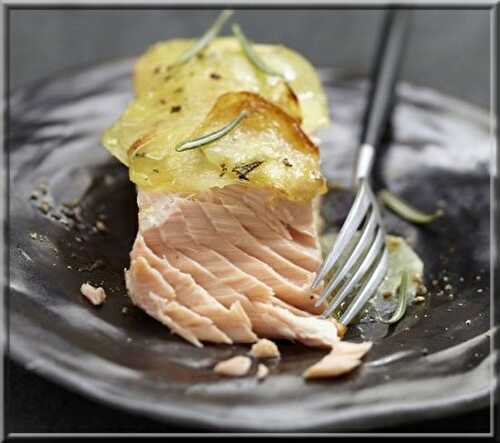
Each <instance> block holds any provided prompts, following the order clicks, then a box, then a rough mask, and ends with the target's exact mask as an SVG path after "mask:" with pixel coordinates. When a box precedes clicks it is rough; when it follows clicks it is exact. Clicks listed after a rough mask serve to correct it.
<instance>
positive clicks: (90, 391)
mask: <svg viewBox="0 0 500 443" xmlns="http://www.w3.org/2000/svg"><path fill="white" fill-rule="evenodd" d="M133 60H135V58H134V57H126V58H117V59H114V60H110V61H106V62H103V63H97V64H86V65H84V66H77V67H70V68H66V69H64V70H62V71H60V72H57V73H55V74H53V75H50V76H47V77H45V78H43V79H40V80H37V81H35V82H33V83H30V84H28V85H24V86H20V87H18V88H16V89H15V90H13V91H10V92H9V93H8V100H9V103H11V101H13V100H16V99H17V98H18V97H19V96H20V95H22V94H25V93H27V92H29V91H30V90H32V89H33V88H40V87H42V86H44V85H46V84H49V83H52V82H54V80H56V79H61V78H67V77H70V76H72V75H74V74H75V73H79V74H82V73H84V72H88V71H92V70H100V69H106V68H108V69H109V68H111V67H115V68H118V67H119V66H121V65H127V64H131V63H132V61H133ZM317 69H318V70H319V71H320V73H321V74H322V75H323V76H328V77H330V80H333V79H334V78H335V79H336V80H338V79H339V74H338V73H339V72H340V73H342V70H339V69H336V68H334V67H328V66H323V67H318V68H317ZM344 75H345V76H347V75H350V78H351V79H353V78H356V76H355V75H352V73H351V74H349V72H348V71H347V70H346V71H345V72H344V74H342V76H344ZM359 78H360V79H362V78H363V76H361V75H360V76H359ZM365 78H366V77H365ZM322 79H323V77H322ZM404 85H407V86H410V87H413V88H418V89H426V90H429V91H432V92H433V93H434V94H435V95H436V96H437V97H439V99H440V100H443V101H444V102H445V103H446V105H447V106H449V105H452V104H453V105H455V106H459V107H460V108H461V110H463V111H466V114H467V115H469V116H472V117H473V118H475V119H476V120H477V121H478V122H480V123H481V124H484V125H488V126H489V125H490V124H491V114H490V113H489V112H488V111H487V110H485V109H484V108H481V107H480V106H476V105H475V104H471V103H469V102H467V101H465V100H462V99H459V98H456V97H453V96H450V95H447V94H444V93H441V92H440V91H436V90H435V89H432V88H429V87H427V86H422V85H419V84H418V83H413V82H412V83H409V82H402V85H401V86H404ZM9 155H10V154H9ZM7 209H8V208H7ZM10 248H11V245H9V250H10ZM8 262H9V263H10V258H8ZM15 292H17V290H16V289H15V288H13V287H12V286H11V281H10V280H9V281H8V294H7V297H11V296H12V293H15ZM7 316H10V311H8V312H7ZM492 321H493V320H492ZM9 323H10V322H7V326H10V325H9ZM493 331H494V329H493ZM10 332H11V330H10V328H9V330H8V331H7V337H9V335H10ZM491 333H492V330H489V331H487V332H485V333H484V334H491ZM480 335H483V334H480ZM475 338H477V337H475ZM22 340H24V339H21V341H22ZM16 341H17V343H19V341H20V340H19V339H17V340H16ZM447 349H450V348H447ZM6 355H7V356H8V357H10V358H12V359H13V360H14V361H16V362H17V363H19V364H21V365H23V367H26V366H28V369H29V370H30V371H31V372H32V373H35V374H37V375H39V376H42V377H44V378H45V379H48V380H50V381H54V382H56V383H58V384H60V385H62V386H64V387H65V388H66V389H68V390H69V391H70V392H74V393H77V394H79V395H84V396H86V397H88V398H90V399H92V400H95V401H98V402H100V403H102V404H106V405H112V406H113V407H116V408H118V409H119V410H122V411H126V412H129V413H130V412H132V413H134V414H138V415H143V416H145V417H148V418H153V419H155V420H160V421H162V422H164V423H172V422H174V421H176V422H178V423H179V422H180V423H182V424H185V425H188V426H189V425H191V426H193V425H194V426H197V427H202V428H206V429H216V428H220V427H221V424H220V421H218V422H214V421H213V420H210V419H204V418H203V417H196V416H194V417H193V416H191V417H188V416H185V415H184V414H182V417H181V416H179V408H178V407H177V409H173V410H171V412H170V413H168V415H167V414H166V413H165V412H159V410H158V408H156V409H155V407H154V405H151V407H148V403H147V402H144V401H140V400H138V401H134V402H133V404H132V403H131V402H130V398H128V399H127V404H124V403H122V402H120V398H119V397H116V396H114V395H113V394H112V393H109V392H108V393H105V391H102V392H100V391H99V390H98V389H96V388H92V384H91V383H89V384H88V385H87V386H84V384H83V383H82V382H81V381H80V382H78V380H77V379H75V378H74V377H72V374H71V373H69V372H68V371H67V369H65V366H64V365H61V364H58V363H57V362H53V361H50V360H49V359H45V360H44V363H45V364H44V365H43V370H37V369H30V368H29V364H30V362H32V361H33V358H32V354H31V352H30V350H29V346H26V345H24V346H19V345H18V347H17V348H13V347H11V346H10V340H8V341H7V343H6ZM492 355H493V356H494V354H490V357H491V356H492ZM474 369H476V368H474ZM80 378H81V376H80ZM75 380H76V381H75ZM89 381H90V380H89V379H87V382H89ZM495 381H496V379H495ZM493 390H494V386H493V387H489V388H488V389H486V390H484V391H481V392H479V393H478V395H476V396H471V397H469V398H465V399H463V398H457V399H456V401H454V402H450V401H449V398H447V399H446V404H444V405H441V406H436V407H434V408H431V409H430V408H429V406H428V404H429V403H428V400H427V402H424V401H423V402H422V405H421V406H420V408H415V404H413V405H412V409H409V410H407V411H405V413H404V414H398V415H396V416H393V417H392V419H393V420H392V421H391V423H390V425H391V426H392V425H396V424H400V423H411V422H415V421H418V419H423V418H428V417H429V416H430V415H431V414H429V411H431V412H432V416H433V417H443V416H446V415H449V414H450V413H452V412H455V413H456V412H459V411H463V410H464V409H466V408H469V410H473V409H477V408H479V407H481V406H484V405H485V404H486V401H487V400H488V399H489V398H491V396H492V392H493ZM457 407H458V409H457ZM358 408H359V407H358ZM396 408H397V409H398V410H399V411H401V406H400V405H396V406H394V408H393V409H392V410H386V411H384V412H383V413H379V414H375V415H373V414H372V415H371V416H370V414H367V413H365V414H360V415H361V416H362V417H363V419H364V420H366V419H367V418H368V419H369V421H368V422H365V424H366V423H372V424H373V423H374V422H375V421H377V420H379V419H380V418H385V417H388V416H390V415H391V414H393V413H394V410H395V409H396ZM471 408H472V409H471ZM372 410H373V409H372ZM162 411H163V409H162ZM357 419H359V415H358V416H357V417H351V418H350V422H352V423H354V422H355V421H356V420H357ZM347 422H349V420H345V419H344V421H343V423H347ZM234 425H235V423H225V424H224V426H225V427H226V429H227V428H229V427H232V428H234V429H236V428H241V429H248V431H245V432H252V431H254V432H255V431H258V429H257V428H255V427H250V428H245V427H244V426H241V424H238V426H234ZM328 425H330V426H332V425H333V426H335V422H334V421H331V422H329V423H325V424H323V427H328ZM372 427H373V426H368V429H370V428H372ZM315 429H318V426H313V427H300V428H296V430H298V431H300V430H302V431H311V430H315ZM262 432H269V430H266V429H264V430H262ZM283 432H287V433H288V432H294V429H292V428H290V429H287V430H284V431H283ZM334 433H336V432H334ZM167 434H168V433H167ZM348 434H351V432H348Z"/></svg>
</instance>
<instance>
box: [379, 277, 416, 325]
mask: <svg viewBox="0 0 500 443" xmlns="http://www.w3.org/2000/svg"><path fill="white" fill-rule="evenodd" d="M409 281H410V273H409V272H408V271H403V272H402V273H401V284H400V286H399V289H398V295H399V303H398V307H397V308H396V310H395V311H394V313H393V314H392V316H391V318H389V319H387V320H384V319H383V318H382V317H379V321H380V322H382V323H385V324H387V325H392V324H394V323H397V322H398V321H399V320H401V319H402V318H403V316H404V315H405V312H406V307H407V305H408V292H409V291H408V289H409V288H408V286H409Z"/></svg>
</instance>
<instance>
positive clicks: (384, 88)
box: [355, 9, 411, 182]
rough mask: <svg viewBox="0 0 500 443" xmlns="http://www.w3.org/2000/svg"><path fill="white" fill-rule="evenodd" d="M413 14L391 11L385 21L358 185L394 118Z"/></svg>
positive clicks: (365, 121)
mask: <svg viewBox="0 0 500 443" xmlns="http://www.w3.org/2000/svg"><path fill="white" fill-rule="evenodd" d="M410 14H411V13H410V11H408V10H406V11H405V10H402V9H390V10H388V12H387V13H386V16H385V19H384V24H383V28H382V35H381V37H380V40H379V44H378V48H377V52H376V54H375V62H374V69H373V73H372V80H371V85H370V92H369V95H368V102H367V106H366V110H365V115H364V119H363V127H362V132H361V148H360V150H359V152H358V160H357V163H356V172H355V178H356V182H359V180H361V179H363V178H366V177H368V175H369V174H370V171H371V167H372V164H373V158H374V156H375V149H376V148H377V147H378V145H379V143H380V140H381V138H382V135H383V133H384V131H385V128H386V126H387V123H388V121H389V118H390V115H391V110H392V104H393V103H394V94H395V89H396V83H397V81H398V77H399V73H400V70H401V69H400V68H401V60H402V55H403V49H404V47H405V44H406V40H407V35H408V28H409V22H410Z"/></svg>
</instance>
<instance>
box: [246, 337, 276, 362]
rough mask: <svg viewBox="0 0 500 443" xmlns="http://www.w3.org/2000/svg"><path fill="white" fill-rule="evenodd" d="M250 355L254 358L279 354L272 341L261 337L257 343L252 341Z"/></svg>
mask: <svg viewBox="0 0 500 443" xmlns="http://www.w3.org/2000/svg"><path fill="white" fill-rule="evenodd" d="M250 355H252V356H253V357H255V358H272V357H279V356H280V355H281V354H280V351H279V349H278V346H276V344H275V343H274V342H272V341H271V340H268V339H267V338H262V339H260V340H259V341H258V342H257V343H254V345H253V346H252V349H250Z"/></svg>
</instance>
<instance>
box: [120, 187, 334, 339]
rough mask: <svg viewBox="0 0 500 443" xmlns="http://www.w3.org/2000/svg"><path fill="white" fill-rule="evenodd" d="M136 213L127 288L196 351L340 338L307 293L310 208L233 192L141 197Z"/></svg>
mask: <svg viewBox="0 0 500 443" xmlns="http://www.w3.org/2000/svg"><path fill="white" fill-rule="evenodd" d="M138 206H139V232H138V233H137V238H136V240H135V243H134V246H133V249H132V252H131V254H130V256H131V264H130V268H129V269H128V271H126V283H127V288H128V291H129V294H130V298H131V299H132V301H133V303H134V304H135V305H137V306H139V307H141V308H142V309H144V310H145V311H146V312H147V313H148V314H149V315H151V316H152V317H154V318H155V319H157V320H158V321H160V322H162V323H163V324H165V325H166V326H168V327H169V328H170V330H171V331H172V332H173V333H175V334H178V335H180V336H181V337H183V338H184V339H186V340H187V341H189V342H191V343H192V344H194V345H196V346H202V343H203V342H212V343H227V344H230V343H254V342H256V341H257V340H258V339H259V338H264V337H266V338H274V339H288V340H293V341H298V342H302V343H304V344H306V345H308V346H319V347H332V345H333V344H334V343H336V342H338V341H339V340H340V335H341V333H339V331H341V330H342V329H341V327H340V325H338V324H337V323H336V321H335V320H332V319H321V318H319V317H318V316H317V314H318V313H319V312H320V311H318V309H317V308H315V307H314V302H315V300H316V298H317V297H318V295H317V293H315V292H313V291H311V289H310V285H311V282H312V280H313V279H314V276H315V272H316V270H317V269H318V267H319V265H320V263H321V252H320V248H319V242H318V233H317V231H316V227H315V220H314V208H313V203H311V202H307V203H304V202H295V201H291V200H287V199H284V198H281V197H280V196H279V195H278V194H277V193H276V191H273V190H268V189H256V188H249V187H247V186H244V185H230V186H226V187H223V188H210V189H209V190H207V191H205V192H202V193H199V194H195V195H185V194H173V193H168V192H160V191H145V190H139V191H138Z"/></svg>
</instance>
